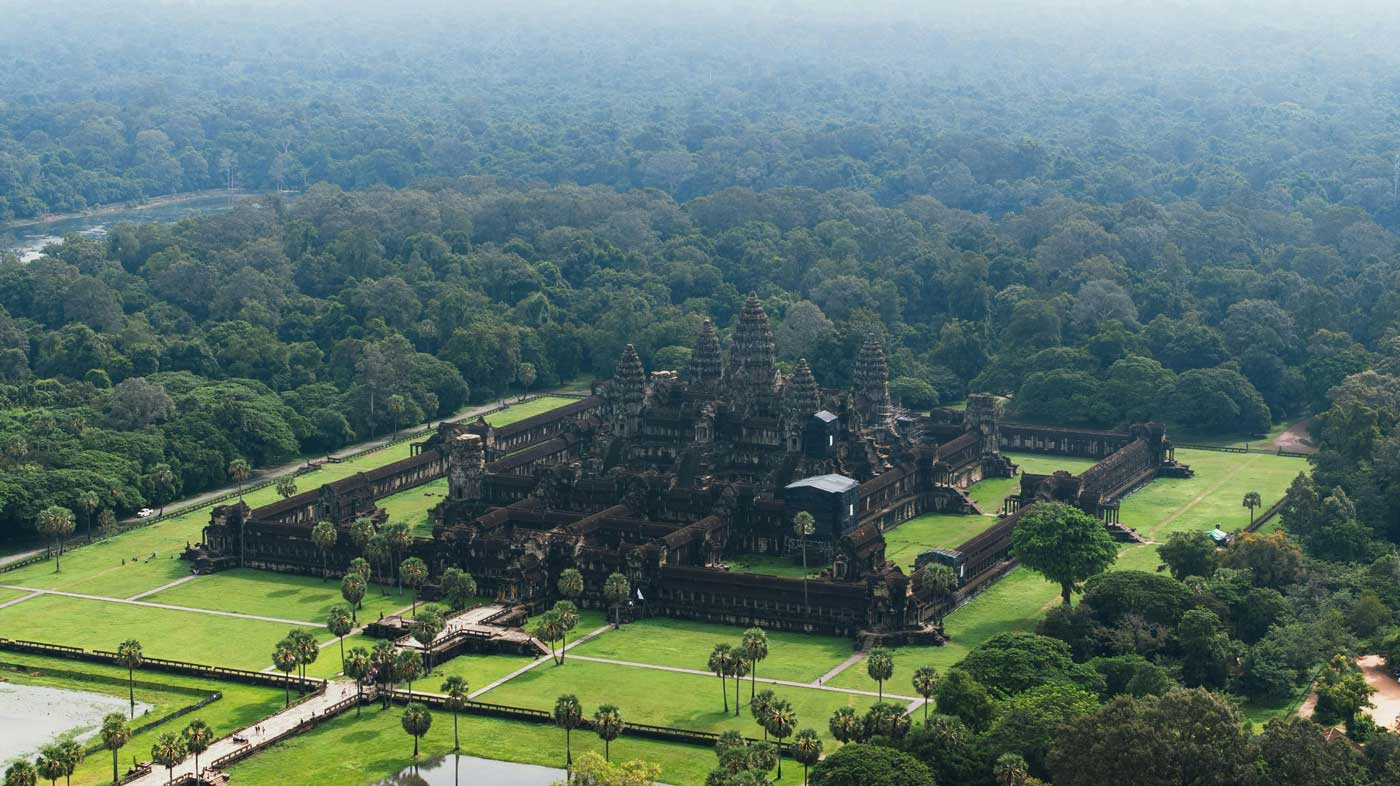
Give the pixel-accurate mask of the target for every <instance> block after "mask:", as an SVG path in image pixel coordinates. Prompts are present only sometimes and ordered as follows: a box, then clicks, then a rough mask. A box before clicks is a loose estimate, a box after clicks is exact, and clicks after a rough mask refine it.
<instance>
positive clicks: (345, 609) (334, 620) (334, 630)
mask: <svg viewBox="0 0 1400 786" xmlns="http://www.w3.org/2000/svg"><path fill="white" fill-rule="evenodd" d="M356 578H358V576H357V577H356ZM354 629H355V620H354V616H353V612H351V610H350V607H349V606H336V607H335V608H333V609H331V613H330V614H329V615H327V616H326V630H328V631H330V632H331V635H332V636H335V637H336V638H337V639H340V668H341V670H344V669H345V637H346V636H349V635H350V631H352V630H354Z"/></svg>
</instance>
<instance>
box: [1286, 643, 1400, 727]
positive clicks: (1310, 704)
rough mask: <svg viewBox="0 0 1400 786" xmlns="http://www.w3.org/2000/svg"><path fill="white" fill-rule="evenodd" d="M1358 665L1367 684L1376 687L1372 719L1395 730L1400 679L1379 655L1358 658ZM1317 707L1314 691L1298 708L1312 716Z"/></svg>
mask: <svg viewBox="0 0 1400 786" xmlns="http://www.w3.org/2000/svg"><path fill="white" fill-rule="evenodd" d="M1356 665H1357V666H1358V667H1360V668H1361V675H1362V676H1363V677H1365V678H1366V684H1367V685H1370V686H1371V687H1372V688H1375V689H1376V693H1375V695H1374V696H1372V697H1371V703H1372V704H1373V705H1375V706H1373V707H1371V709H1369V710H1367V711H1366V712H1368V713H1369V714H1370V715H1371V720H1374V721H1375V722H1376V725H1377V726H1379V727H1381V728H1382V729H1390V730H1394V729H1395V728H1396V725H1395V724H1396V721H1397V720H1400V681H1397V680H1396V679H1395V678H1394V677H1392V676H1390V669H1389V668H1388V667H1387V666H1386V665H1385V661H1384V660H1382V659H1381V656H1379V655H1365V656H1362V657H1360V658H1357V659H1356ZM1316 708H1317V693H1316V692H1313V693H1310V694H1308V698H1307V700H1306V701H1304V702H1303V705H1302V706H1301V707H1299V708H1298V716H1299V717H1302V718H1311V717H1312V715H1313V711H1314V710H1315V709H1316Z"/></svg>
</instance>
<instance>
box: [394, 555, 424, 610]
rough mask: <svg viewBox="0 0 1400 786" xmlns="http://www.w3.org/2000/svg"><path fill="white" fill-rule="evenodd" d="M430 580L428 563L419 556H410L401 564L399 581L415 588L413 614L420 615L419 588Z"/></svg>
mask: <svg viewBox="0 0 1400 786" xmlns="http://www.w3.org/2000/svg"><path fill="white" fill-rule="evenodd" d="M427 580H428V563H426V562H424V561H423V560H421V559H419V558H418V557H409V558H408V559H406V560H404V561H403V562H402V563H400V564H399V583H400V584H407V585H408V588H409V589H410V590H413V615H414V616H415V617H416V616H418V589H419V588H420V587H422V586H423V582H425V581H427Z"/></svg>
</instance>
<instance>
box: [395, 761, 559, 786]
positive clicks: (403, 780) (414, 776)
mask: <svg viewBox="0 0 1400 786" xmlns="http://www.w3.org/2000/svg"><path fill="white" fill-rule="evenodd" d="M563 782H564V771H563V770H556V769H554V768H553V767H539V766H536V765H534V764H517V763H515V762H509V761H496V760H494V759H479V758H477V757H475V756H437V757H435V758H431V759H424V760H423V761H422V762H419V763H418V764H416V765H414V766H412V767H406V768H404V769H403V770H401V771H400V772H399V774H397V775H394V776H392V777H389V778H385V779H384V780H382V781H380V782H379V783H376V784H375V786H462V784H468V786H549V784H551V783H563Z"/></svg>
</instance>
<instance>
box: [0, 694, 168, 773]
mask: <svg viewBox="0 0 1400 786" xmlns="http://www.w3.org/2000/svg"><path fill="white" fill-rule="evenodd" d="M150 709H151V708H150V707H149V706H147V705H144V704H141V703H140V702H138V703H137V704H136V716H137V717H138V718H139V717H140V716H141V715H143V714H145V713H146V712H148V711H149V710H150ZM126 711H127V702H126V699H124V698H121V697H119V696H108V695H106V694H102V693H86V692H83V691H76V690H63V689H60V688H47V687H41V686H37V685H17V684H15V683H12V682H0V764H4V763H5V762H8V761H10V760H11V759H15V758H18V757H20V756H25V755H28V754H30V753H33V752H34V751H36V750H38V749H39V748H41V747H43V746H44V745H47V744H48V743H50V742H53V741H55V740H60V739H69V738H72V739H76V740H78V741H79V742H86V741H88V740H89V739H91V738H92V737H94V736H96V735H97V732H98V731H99V730H100V729H101V728H102V718H103V717H104V716H106V715H107V713H109V712H120V713H123V714H125V713H126Z"/></svg>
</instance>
